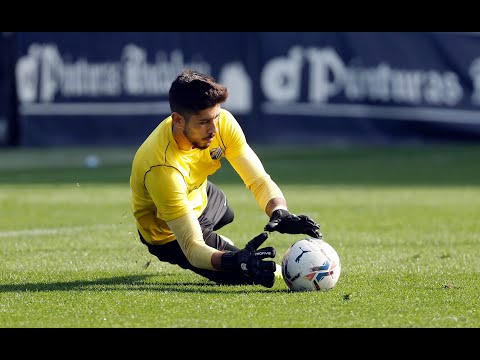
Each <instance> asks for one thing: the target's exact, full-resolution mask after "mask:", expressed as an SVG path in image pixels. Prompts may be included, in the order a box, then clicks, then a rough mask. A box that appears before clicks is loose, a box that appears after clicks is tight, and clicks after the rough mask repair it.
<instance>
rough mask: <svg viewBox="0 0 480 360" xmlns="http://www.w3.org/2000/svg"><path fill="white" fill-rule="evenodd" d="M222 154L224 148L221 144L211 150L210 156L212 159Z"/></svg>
mask: <svg viewBox="0 0 480 360" xmlns="http://www.w3.org/2000/svg"><path fill="white" fill-rule="evenodd" d="M221 156H222V148H221V147H220V146H219V147H218V148H215V149H212V150H210V157H211V158H212V160H218V159H220V157H221Z"/></svg>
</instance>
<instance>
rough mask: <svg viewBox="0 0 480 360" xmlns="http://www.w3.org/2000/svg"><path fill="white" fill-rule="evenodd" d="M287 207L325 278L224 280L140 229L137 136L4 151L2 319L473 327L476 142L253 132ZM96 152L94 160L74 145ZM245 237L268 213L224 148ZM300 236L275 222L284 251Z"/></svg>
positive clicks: (478, 189)
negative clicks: (88, 163) (333, 261)
mask: <svg viewBox="0 0 480 360" xmlns="http://www.w3.org/2000/svg"><path fill="white" fill-rule="evenodd" d="M255 150H256V151H257V153H258V154H259V156H260V157H261V158H262V159H263V162H264V165H265V168H266V169H267V171H268V172H269V173H270V175H271V176H272V178H273V179H274V180H275V181H276V182H277V183H278V184H279V185H280V187H281V188H282V189H283V191H284V193H285V195H286V197H287V199H288V201H289V207H290V210H291V211H292V212H294V213H297V214H300V213H306V214H308V215H310V216H312V217H313V218H314V219H315V220H317V221H318V222H319V223H320V224H321V231H322V233H323V235H324V239H325V240H326V241H327V242H329V243H330V244H331V245H332V246H333V247H334V248H335V249H336V250H337V252H338V254H339V255H340V259H341V263H342V273H341V275H340V279H339V281H338V283H337V285H336V286H335V287H334V288H333V289H332V290H330V291H326V292H312V293H292V292H290V291H288V288H287V287H286V285H285V284H284V283H283V282H282V281H277V282H276V283H275V285H274V287H273V288H271V289H267V288H263V287H261V286H249V287H248V286H219V285H216V284H214V283H212V282H209V281H208V280H205V279H203V278H201V277H200V276H198V275H196V274H194V273H191V272H188V271H185V270H181V269H179V268H177V267H174V266H171V265H169V264H165V263H160V262H159V261H158V260H157V259H156V258H153V257H152V256H150V254H148V252H147V251H146V248H145V247H144V246H143V245H142V244H141V243H139V241H138V239H137V236H136V229H135V226H134V223H133V218H132V215H131V213H130V204H129V196H130V192H129V187H128V178H129V172H130V161H131V159H132V157H133V154H134V149H105V148H98V149H43V150H42V149H30V150H28V149H23V150H5V151H2V152H0V204H1V214H2V216H1V217H0V253H1V257H2V261H1V263H0V324H1V325H0V326H1V327H4V328H59V327H60V328H477V327H480V313H479V309H478V304H479V300H480V291H479V290H480V247H479V245H480V221H478V216H479V214H480V167H479V166H478V159H479V158H480V146H475V145H461V146H460V145H457V146H453V145H448V146H447V145H437V146H433V145H432V146H410V147H351V148H350V147H344V148H323V147H318V148H308V149H306V148H303V147H300V146H299V147H285V148H278V147H277V148H274V147H255ZM92 153H94V154H97V155H98V156H99V158H100V159H101V164H100V167H98V168H86V167H84V166H83V159H84V158H85V156H87V155H88V154H92ZM211 180H212V181H214V182H215V183H216V184H218V185H219V186H221V188H222V189H223V190H224V191H225V193H226V194H227V196H228V199H229V203H230V205H231V206H232V207H233V209H234V211H235V221H234V222H233V223H232V224H230V225H228V226H226V227H225V228H223V229H222V230H221V231H219V232H220V233H221V234H224V235H226V236H228V237H229V238H231V239H232V240H234V241H235V243H236V244H237V245H239V246H241V245H243V244H245V243H246V242H247V241H248V240H249V239H250V238H252V237H253V236H255V235H257V234H258V233H260V232H261V231H262V229H263V226H264V225H265V223H266V221H267V218H266V216H265V215H264V214H263V213H262V211H261V210H260V208H259V207H258V205H257V204H256V203H255V201H254V198H253V196H252V195H251V194H250V192H249V191H248V190H247V189H246V188H245V186H244V185H243V183H242V182H241V180H240V178H238V176H237V175H236V174H235V173H234V171H233V170H232V168H231V167H230V166H229V165H228V163H226V162H225V163H224V165H223V167H222V169H221V170H220V171H219V172H218V173H217V174H215V175H214V176H213V177H211ZM300 237H301V236H298V235H286V234H277V233H273V234H271V235H270V237H269V239H268V240H267V242H266V243H265V245H272V246H275V247H276V249H277V257H276V260H277V262H280V260H281V256H282V254H283V253H284V252H285V251H286V249H287V248H288V246H289V245H290V244H291V243H293V242H294V241H295V240H297V239H299V238H300Z"/></svg>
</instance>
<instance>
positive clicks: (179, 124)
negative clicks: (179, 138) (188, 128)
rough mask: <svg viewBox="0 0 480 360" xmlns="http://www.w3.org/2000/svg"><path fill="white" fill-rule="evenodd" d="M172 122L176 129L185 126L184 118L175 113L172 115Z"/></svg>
mask: <svg viewBox="0 0 480 360" xmlns="http://www.w3.org/2000/svg"><path fill="white" fill-rule="evenodd" d="M172 121H173V124H174V125H175V126H176V127H178V128H183V127H184V126H185V118H184V117H183V116H182V115H180V114H179V113H177V112H173V113H172Z"/></svg>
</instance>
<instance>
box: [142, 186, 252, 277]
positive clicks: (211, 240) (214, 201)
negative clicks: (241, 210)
mask: <svg viewBox="0 0 480 360" xmlns="http://www.w3.org/2000/svg"><path fill="white" fill-rule="evenodd" d="M207 198H208V203H207V207H206V208H205V210H204V211H203V212H202V214H201V215H200V217H199V218H198V222H199V223H200V227H201V228H202V233H203V240H204V241H205V243H206V244H207V245H209V246H211V247H213V248H215V249H218V250H230V251H236V250H239V249H238V248H237V247H235V246H233V245H231V244H230V243H228V242H227V241H225V240H224V239H223V238H222V237H221V236H220V235H218V234H217V233H215V232H214V231H215V230H218V229H220V228H222V227H223V226H225V225H227V224H229V223H231V222H232V221H233V219H234V213H233V210H232V209H231V208H230V207H229V206H228V201H227V197H226V196H225V194H224V192H223V191H222V190H220V189H219V188H218V187H217V186H216V185H214V184H213V183H211V182H210V181H209V182H208V183H207ZM138 234H139V235H140V241H141V242H142V243H143V244H145V245H146V246H147V248H148V251H149V252H150V253H151V254H152V255H155V256H156V257H157V258H158V259H159V260H160V261H164V262H168V263H170V264H174V265H179V266H180V267H182V268H183V269H188V270H192V271H194V272H195V273H197V274H199V275H201V276H203V277H206V278H208V279H209V280H212V281H215V282H217V283H221V284H251V283H252V282H251V280H250V279H249V278H248V277H246V276H245V275H243V274H235V273H230V272H222V271H214V270H206V269H200V268H197V267H195V266H193V265H191V264H190V263H189V261H188V260H187V258H186V256H185V255H184V254H183V251H182V249H181V247H180V245H179V244H178V242H177V241H176V240H174V241H171V242H169V243H166V244H164V245H152V244H149V243H147V242H146V241H145V239H144V238H143V237H142V235H141V234H140V232H139V233H138Z"/></svg>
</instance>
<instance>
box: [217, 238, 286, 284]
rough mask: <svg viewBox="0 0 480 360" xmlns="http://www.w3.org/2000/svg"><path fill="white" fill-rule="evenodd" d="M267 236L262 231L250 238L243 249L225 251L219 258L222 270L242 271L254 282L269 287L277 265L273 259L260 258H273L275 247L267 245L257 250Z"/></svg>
mask: <svg viewBox="0 0 480 360" xmlns="http://www.w3.org/2000/svg"><path fill="white" fill-rule="evenodd" d="M267 237H268V234H267V233H266V232H263V233H261V234H260V235H257V236H256V237H254V238H253V239H252V240H250V241H249V242H248V243H247V245H245V248H244V249H242V250H238V251H227V252H225V253H224V254H223V255H222V260H221V268H222V270H225V271H236V272H241V273H244V274H246V275H248V276H249V277H251V278H252V279H253V282H254V283H255V284H260V285H263V286H265V287H268V288H271V287H272V286H273V284H274V282H275V270H276V267H277V266H276V264H275V262H274V261H271V260H268V261H264V260H262V259H265V258H274V257H275V254H276V252H275V249H274V248H273V247H271V246H269V247H265V248H262V249H259V250H257V248H258V247H259V246H260V245H261V244H263V242H264V241H265V240H266V239H267Z"/></svg>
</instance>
